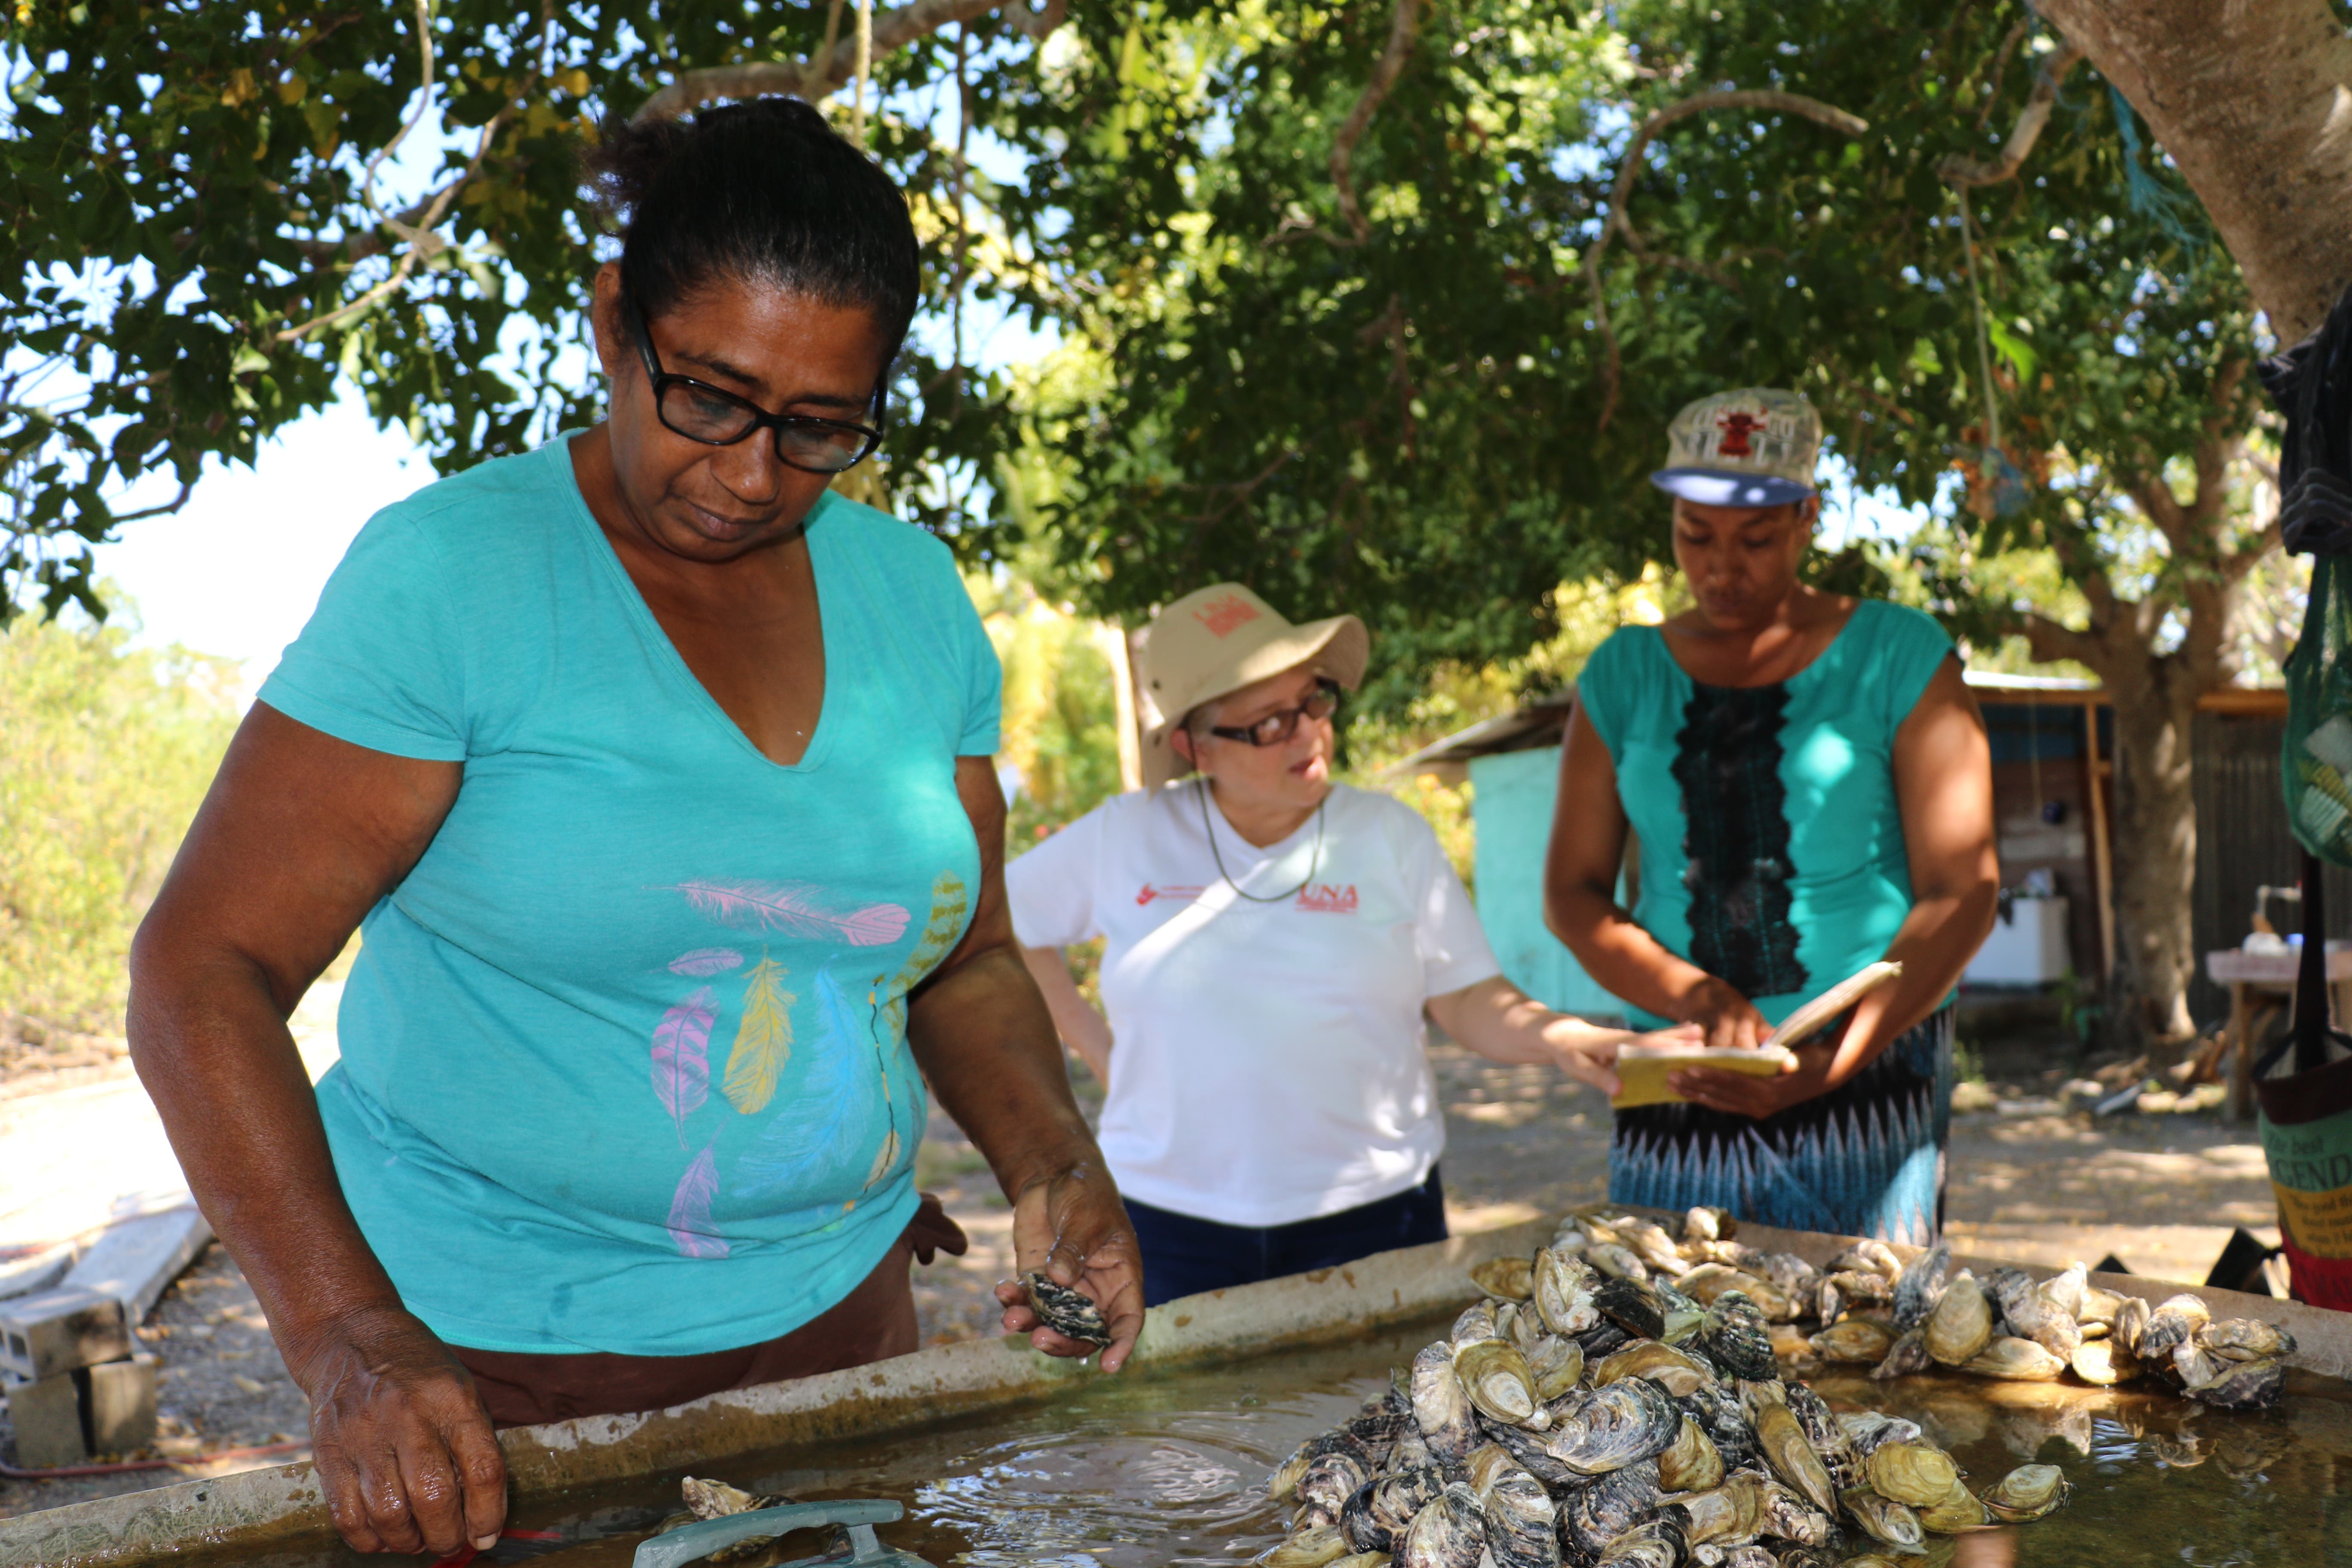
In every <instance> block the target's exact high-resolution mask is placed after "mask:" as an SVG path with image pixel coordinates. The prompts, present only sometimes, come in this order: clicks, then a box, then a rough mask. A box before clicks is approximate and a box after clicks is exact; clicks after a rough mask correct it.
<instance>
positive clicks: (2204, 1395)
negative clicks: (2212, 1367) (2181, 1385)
mask: <svg viewBox="0 0 2352 1568" xmlns="http://www.w3.org/2000/svg"><path fill="white" fill-rule="evenodd" d="M2285 1384H2286V1373H2285V1369H2284V1368H2283V1367H2281V1366H2280V1365H2279V1363H2276V1362H2274V1361H2233V1362H2223V1363H2221V1372H2220V1373H2219V1374H2218V1375H2216V1376H2215V1377H2213V1378H2212V1379H2211V1380H2210V1381H2209V1382H2205V1383H2200V1384H2194V1385H2192V1386H2191V1387H2189V1388H2188V1389H2185V1390H2183V1392H2184V1393H2186V1394H2188V1395H2189V1398H2191V1399H2194V1400H2198V1401H2200V1402H2201V1403H2203V1404H2206V1405H2216V1406H2218V1407H2220V1408H2221V1409H2223V1410H2263V1409H2267V1408H2268V1407H2269V1406H2271V1405H2276V1404H2277V1403H2278V1400H2279V1392H2280V1390H2281V1389H2283V1388H2284V1386H2285Z"/></svg>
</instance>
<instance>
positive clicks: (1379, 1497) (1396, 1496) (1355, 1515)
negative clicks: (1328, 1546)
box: [1339, 1465, 1445, 1552]
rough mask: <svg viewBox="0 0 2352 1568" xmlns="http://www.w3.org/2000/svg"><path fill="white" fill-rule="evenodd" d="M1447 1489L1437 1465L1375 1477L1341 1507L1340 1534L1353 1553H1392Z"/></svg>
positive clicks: (1414, 1467)
mask: <svg viewBox="0 0 2352 1568" xmlns="http://www.w3.org/2000/svg"><path fill="white" fill-rule="evenodd" d="M1444 1489H1445V1474H1444V1471H1442V1470H1440V1469H1439V1468H1437V1467H1436V1466H1435V1465H1412V1466H1409V1467H1407V1468H1404V1469H1401V1470H1391V1472H1389V1473H1388V1474H1387V1475H1384V1476H1379V1477H1375V1478H1374V1479H1371V1480H1369V1481H1367V1482H1365V1483H1364V1484H1363V1486H1362V1487H1360V1488H1359V1489H1357V1491H1356V1493H1355V1495H1353V1496H1352V1497H1350V1498H1349V1499H1348V1500H1347V1501H1346V1502H1345V1503H1344V1504H1342V1505H1341V1506H1340V1509H1339V1533H1340V1535H1341V1536H1342V1537H1344V1538H1345V1539H1346V1541H1347V1543H1348V1547H1349V1550H1350V1551H1353V1552H1393V1551H1394V1550H1396V1538H1397V1537H1398V1536H1400V1535H1402V1534H1403V1533H1404V1531H1405V1530H1406V1528H1407V1527H1408V1526H1410V1525H1411V1524H1412V1521H1413V1516H1414V1515H1416V1514H1418V1513H1419V1512H1420V1511H1421V1510H1423V1509H1424V1508H1427V1507H1428V1506H1429V1505H1430V1503H1431V1502H1433V1500H1435V1499H1436V1497H1437V1494H1438V1493H1440V1492H1442V1491H1444Z"/></svg>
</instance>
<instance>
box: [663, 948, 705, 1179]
mask: <svg viewBox="0 0 2352 1568" xmlns="http://www.w3.org/2000/svg"><path fill="white" fill-rule="evenodd" d="M715 1000H716V998H715V997H714V996H713V994H712V993H711V989H710V987H709V986H708V985H704V986H700V987H698V988H697V989H696V991H695V993H694V994H693V995H691V996H689V997H688V998H687V999H686V1000H685V1001H683V1002H681V1003H679V1004H678V1005H677V1006H675V1007H672V1008H671V1009H670V1010H669V1011H668V1012H667V1013H665V1014H663V1015H662V1021H661V1022H660V1023H659V1024H656V1026H654V1093H655V1094H656V1095H657V1096H659V1097H660V1099H661V1102H662V1107H663V1109H665V1110H667V1111H668V1112H669V1115H670V1120H671V1121H675V1122H677V1146H678V1147H679V1148H681V1149H683V1148H685V1147H686V1119H687V1118H688V1117H689V1116H691V1115H693V1114H694V1113H695V1112H696V1111H698V1110H701V1109H702V1102H703V1100H706V1099H708V1098H709V1093H710V1026H711V1025H712V1024H714V1023H716V1022H718V1019H719V1011H718V1009H717V1007H715V1006H714V1005H712V1004H713V1003H714V1001H715Z"/></svg>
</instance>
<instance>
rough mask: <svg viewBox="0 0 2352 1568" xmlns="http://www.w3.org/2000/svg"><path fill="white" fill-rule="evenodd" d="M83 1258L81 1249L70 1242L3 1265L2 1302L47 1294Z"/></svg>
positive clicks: (0, 1265)
mask: <svg viewBox="0 0 2352 1568" xmlns="http://www.w3.org/2000/svg"><path fill="white" fill-rule="evenodd" d="M80 1256H81V1252H80V1249H79V1247H76V1246H75V1245H74V1244H73V1243H72V1242H70V1241H61V1242H59V1243H58V1244H57V1245H56V1246H55V1247H45V1248H43V1249H42V1250H41V1251H39V1252H34V1253H27V1254H26V1256H24V1257H22V1258H12V1259H10V1260H9V1261H8V1262H6V1263H0V1298H5V1297H9V1296H25V1295H29V1294H31V1293H32V1292H33V1291H35V1290H46V1289H48V1288H49V1287H50V1286H52V1285H54V1284H56V1283H57V1282H58V1280H60V1279H64V1278H65V1277H66V1270H67V1269H68V1268H72V1267H73V1266H74V1260H75V1259H76V1258H79V1257H80Z"/></svg>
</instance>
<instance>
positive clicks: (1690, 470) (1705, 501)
mask: <svg viewBox="0 0 2352 1568" xmlns="http://www.w3.org/2000/svg"><path fill="white" fill-rule="evenodd" d="M1821 455H1822V416H1821V415H1820V414H1819V413H1818V412H1816V411H1815V409H1814V407H1813V405H1812V404H1811V401H1810V400H1809V399H1807V397H1806V396H1805V395H1804V394H1803V393H1801V392H1784V391H1782V390H1781V389H1780V388H1779V387H1776V386H1744V387H1741V388H1740V389H1739V390H1738V391H1737V392H1718V393H1717V394H1716V395H1714V396H1712V397H1702V398H1700V399H1699V400H1698V401H1697V402H1696V403H1693V404H1690V405H1686V406H1685V408H1684V409H1683V411H1682V412H1681V413H1680V414H1677V415H1675V418H1674V423H1673V424H1671V425H1669V426H1666V466H1665V467H1664V468H1660V469H1659V470H1658V471H1657V472H1656V473H1654V474H1652V475H1651V476H1650V482H1651V483H1652V484H1654V485H1655V486H1657V487H1658V488H1659V489H1662V490H1664V491H1666V492H1667V493H1668V494H1669V495H1678V496H1680V497H1682V498H1683V499H1684V500H1695V501H1697V502H1698V503H1699V504H1701V505H1702V506H1783V505H1786V504H1787V503H1788V502H1790V501H1792V500H1804V499H1805V498H1806V497H1807V496H1809V495H1812V494H1815V493H1816V489H1815V486H1814V484H1813V465H1814V463H1815V462H1816V461H1818V460H1819V458H1821Z"/></svg>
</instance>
